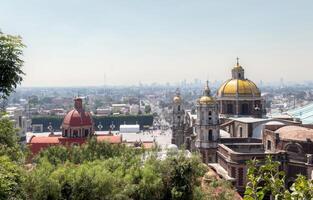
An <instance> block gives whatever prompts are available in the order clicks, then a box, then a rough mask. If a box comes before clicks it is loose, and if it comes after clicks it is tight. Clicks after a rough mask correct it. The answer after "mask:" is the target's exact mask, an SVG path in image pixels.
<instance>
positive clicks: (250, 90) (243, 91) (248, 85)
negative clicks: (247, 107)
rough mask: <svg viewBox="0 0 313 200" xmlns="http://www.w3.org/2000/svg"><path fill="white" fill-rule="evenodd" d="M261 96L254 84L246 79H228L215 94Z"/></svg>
mask: <svg viewBox="0 0 313 200" xmlns="http://www.w3.org/2000/svg"><path fill="white" fill-rule="evenodd" d="M237 94H238V96H255V97H259V96H261V92H260V90H259V88H258V87H257V86H256V84H255V83H254V82H252V81H250V80H248V79H229V80H228V81H226V82H225V83H224V84H223V85H222V86H221V87H220V88H219V90H218V92H217V95H218V96H219V97H222V96H236V95H237Z"/></svg>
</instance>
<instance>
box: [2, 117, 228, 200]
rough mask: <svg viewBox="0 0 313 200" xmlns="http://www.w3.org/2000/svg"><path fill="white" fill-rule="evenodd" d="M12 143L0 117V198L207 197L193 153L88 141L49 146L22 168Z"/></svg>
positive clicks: (154, 199) (11, 131)
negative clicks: (161, 156) (163, 153)
mask: <svg viewBox="0 0 313 200" xmlns="http://www.w3.org/2000/svg"><path fill="white" fill-rule="evenodd" d="M17 141H18V139H17V138H16V130H15V129H14V128H13V124H12V123H11V122H10V121H9V120H8V119H0V147H2V148H0V163H1V165H0V199H26V200H37V199H38V200H39V199H40V200H42V199H43V200H44V199H47V200H48V199H49V200H53V199H60V200H65V199H71V200H76V199H77V200H79V199H86V200H88V199H104V200H105V199H152V200H158V199H160V200H163V199H164V200H165V199H166V200H167V199H181V200H187V199H199V200H201V199H211V198H210V197H211V194H210V193H209V192H205V191H204V190H203V188H201V184H200V182H201V178H202V176H203V175H204V172H205V170H206V168H205V167H204V165H203V164H202V162H201V160H200V159H199V156H198V155H193V156H192V157H186V156H185V155H184V154H181V153H177V154H174V153H170V154H169V155H168V157H167V158H166V159H165V160H159V159H157V157H156V154H157V152H155V151H149V152H147V151H145V150H144V149H135V148H132V147H127V146H125V145H111V144H108V143H103V142H97V140H95V139H94V138H91V139H90V140H89V141H88V142H87V144H85V145H83V146H72V147H63V146H52V147H50V148H48V149H46V150H44V151H42V152H41V153H40V154H38V156H36V157H35V158H34V160H33V164H25V163H24V162H25V159H24V157H25V155H23V153H22V151H21V148H20V146H19V145H18V142H17ZM147 155H149V156H147ZM209 187H212V190H213V189H214V187H215V188H218V187H219V186H218V185H216V184H214V185H210V186H209ZM214 199H216V198H214ZM219 199H220V198H219ZM228 199H231V198H228Z"/></svg>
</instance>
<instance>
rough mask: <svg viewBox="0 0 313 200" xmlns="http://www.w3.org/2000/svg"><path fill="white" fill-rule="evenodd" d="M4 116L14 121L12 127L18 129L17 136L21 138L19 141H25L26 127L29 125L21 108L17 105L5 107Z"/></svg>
mask: <svg viewBox="0 0 313 200" xmlns="http://www.w3.org/2000/svg"><path fill="white" fill-rule="evenodd" d="M6 113H7V115H5V117H9V119H10V120H11V121H12V122H13V123H14V128H17V129H18V136H19V137H20V138H21V142H26V132H27V128H28V127H30V124H31V122H30V120H27V118H26V116H23V109H22V108H19V107H8V108H6Z"/></svg>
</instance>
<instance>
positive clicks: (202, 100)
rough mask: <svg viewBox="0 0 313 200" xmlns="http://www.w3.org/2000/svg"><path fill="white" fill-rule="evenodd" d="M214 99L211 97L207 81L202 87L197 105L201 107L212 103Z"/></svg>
mask: <svg viewBox="0 0 313 200" xmlns="http://www.w3.org/2000/svg"><path fill="white" fill-rule="evenodd" d="M214 102H215V101H214V99H213V97H212V96H211V90H210V88H209V81H206V85H205V87H204V91H203V96H202V97H201V98H200V100H199V103H200V104H202V105H205V104H211V103H214Z"/></svg>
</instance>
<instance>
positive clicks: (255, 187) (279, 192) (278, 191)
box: [244, 157, 313, 200]
mask: <svg viewBox="0 0 313 200" xmlns="http://www.w3.org/2000/svg"><path fill="white" fill-rule="evenodd" d="M279 166H280V162H278V161H273V160H272V158H271V157H267V158H266V160H265V163H264V164H262V165H261V163H260V161H258V160H255V159H254V160H252V161H250V162H248V172H247V179H248V183H247V185H246V191H245V196H244V199H245V200H262V199H265V198H266V197H271V199H275V200H281V199H287V200H298V199H313V180H307V179H306V177H304V176H302V175H298V178H297V179H296V181H295V183H294V184H293V185H292V186H291V188H287V187H286V184H285V173H284V172H283V171H279Z"/></svg>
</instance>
